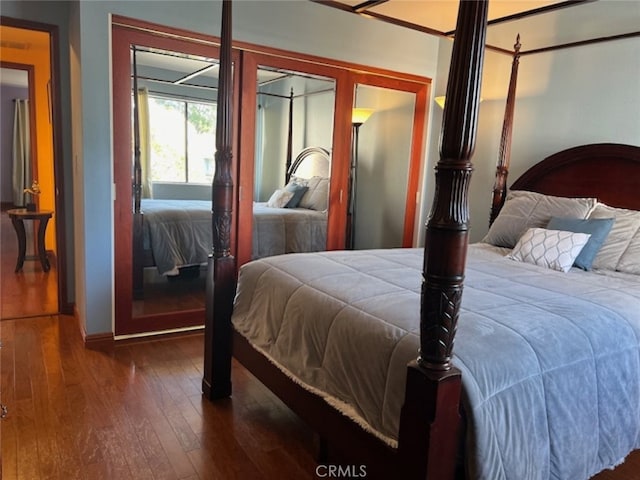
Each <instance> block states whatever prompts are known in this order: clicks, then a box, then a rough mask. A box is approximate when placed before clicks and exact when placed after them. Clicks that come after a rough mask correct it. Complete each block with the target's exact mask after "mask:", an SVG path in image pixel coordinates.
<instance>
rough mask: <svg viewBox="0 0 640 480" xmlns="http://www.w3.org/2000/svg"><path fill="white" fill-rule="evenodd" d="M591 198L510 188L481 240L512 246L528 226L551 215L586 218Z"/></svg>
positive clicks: (592, 204)
mask: <svg viewBox="0 0 640 480" xmlns="http://www.w3.org/2000/svg"><path fill="white" fill-rule="evenodd" d="M596 203H597V200H596V199H595V198H568V197H554V196H552V195H543V194H542V193H536V192H526V191H524V190H513V191H510V192H509V193H508V194H507V198H506V199H505V203H504V206H503V207H502V210H500V214H499V215H498V217H497V218H496V219H495V220H494V221H493V224H492V225H491V227H490V228H489V232H488V233H487V235H486V236H485V237H484V239H483V240H482V241H483V242H485V243H490V244H492V245H495V246H497V247H507V248H513V247H514V245H515V244H516V242H517V241H518V239H519V238H520V237H521V236H522V235H523V234H524V232H526V231H527V229H528V228H539V227H544V226H546V225H547V223H549V220H551V217H573V218H587V217H588V216H589V213H591V211H592V210H593V209H594V207H595V205H596Z"/></svg>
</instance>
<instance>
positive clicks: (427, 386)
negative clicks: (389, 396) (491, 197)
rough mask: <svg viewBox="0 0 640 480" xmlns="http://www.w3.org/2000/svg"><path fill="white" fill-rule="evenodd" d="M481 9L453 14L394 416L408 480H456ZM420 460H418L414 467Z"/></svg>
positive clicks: (481, 5) (480, 4)
mask: <svg viewBox="0 0 640 480" xmlns="http://www.w3.org/2000/svg"><path fill="white" fill-rule="evenodd" d="M487 3H488V2H487V1H486V0H482V1H474V2H460V7H459V10H458V21H457V26H456V33H455V40H454V44H453V53H452V59H451V67H450V69H449V81H448V84H447V93H446V95H447V97H446V98H447V101H446V104H445V109H444V121H443V126H442V137H441V144H440V161H439V162H438V165H437V166H436V188H435V194H434V203H433V207H432V210H431V214H430V217H429V221H428V223H427V235H426V244H425V252H424V265H423V269H424V270H423V282H422V296H421V309H420V356H419V358H418V359H417V360H416V361H414V362H412V363H410V364H409V366H408V368H407V387H406V388H407V393H406V396H405V404H404V406H403V408H402V414H401V418H400V442H399V445H398V454H399V456H400V457H401V459H406V462H403V463H404V464H405V465H410V467H409V469H410V471H408V472H406V477H407V478H426V479H439V480H442V479H452V478H454V475H455V468H456V462H455V458H456V454H457V450H458V432H459V429H460V428H459V424H460V417H459V403H460V389H461V374H460V371H459V370H458V369H457V368H455V367H453V366H452V364H451V356H452V350H453V341H454V336H455V332H456V323H457V320H458V313H459V309H460V303H461V300H462V287H463V281H464V271H465V263H466V256H467V243H468V216H469V200H468V189H469V183H470V180H471V172H472V169H473V167H472V164H471V161H470V158H471V155H472V154H473V150H474V146H475V138H476V130H477V119H478V108H479V104H480V83H481V79H482V64H483V59H484V45H485V36H486V25H487ZM425 431H426V432H427V434H426V435H425V434H424V432H425ZM421 432H422V433H421ZM406 439H412V440H410V441H407V440H406ZM420 458H422V459H424V461H423V462H418V461H416V460H417V459H420Z"/></svg>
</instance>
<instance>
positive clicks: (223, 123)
mask: <svg viewBox="0 0 640 480" xmlns="http://www.w3.org/2000/svg"><path fill="white" fill-rule="evenodd" d="M220 37H221V44H220V76H219V80H218V110H217V124H216V154H215V162H216V171H215V174H214V177H213V187H212V218H211V220H212V227H213V253H212V254H211V255H209V261H208V269H207V287H206V295H207V298H206V305H205V329H204V338H205V346H204V377H203V379H202V391H203V393H204V395H205V396H206V397H207V398H209V399H216V398H223V397H228V396H229V395H231V354H232V352H231V344H232V341H231V339H232V335H231V334H232V329H231V328H232V327H231V312H232V309H233V298H234V296H235V290H236V261H235V258H234V257H233V255H231V215H232V210H233V176H232V172H231V160H232V152H231V146H232V142H233V135H232V133H233V129H232V123H231V116H232V115H231V114H232V94H233V85H232V70H231V67H232V65H231V62H232V60H231V0H223V2H222V32H221V35H220ZM214 343H215V346H214Z"/></svg>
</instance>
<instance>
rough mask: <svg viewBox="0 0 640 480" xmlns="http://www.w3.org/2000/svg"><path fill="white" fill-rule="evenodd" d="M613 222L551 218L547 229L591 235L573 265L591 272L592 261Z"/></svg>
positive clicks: (609, 219) (607, 220)
mask: <svg viewBox="0 0 640 480" xmlns="http://www.w3.org/2000/svg"><path fill="white" fill-rule="evenodd" d="M613 222H614V219H613V218H591V219H587V220H583V219H581V218H567V217H552V218H551V221H550V222H549V223H548V225H547V228H548V229H550V230H564V231H567V232H574V233H589V234H591V238H589V241H588V242H587V244H586V245H585V246H584V248H583V249H582V251H581V252H580V255H578V257H577V258H576V260H575V262H574V263H573V264H574V266H576V267H578V268H581V269H583V270H591V265H592V264H593V260H594V259H595V258H596V255H597V254H598V252H599V251H600V248H601V247H602V244H603V243H604V241H605V239H606V238H607V235H609V232H610V231H611V227H613Z"/></svg>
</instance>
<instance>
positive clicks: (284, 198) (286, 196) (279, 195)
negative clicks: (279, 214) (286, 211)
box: [267, 188, 293, 208]
mask: <svg viewBox="0 0 640 480" xmlns="http://www.w3.org/2000/svg"><path fill="white" fill-rule="evenodd" d="M292 197H293V192H287V191H286V190H284V189H281V188H279V189H278V190H276V191H275V192H273V195H271V198H269V201H268V202H267V207H271V208H284V206H285V205H286V204H287V203H289V200H291V198H292Z"/></svg>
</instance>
